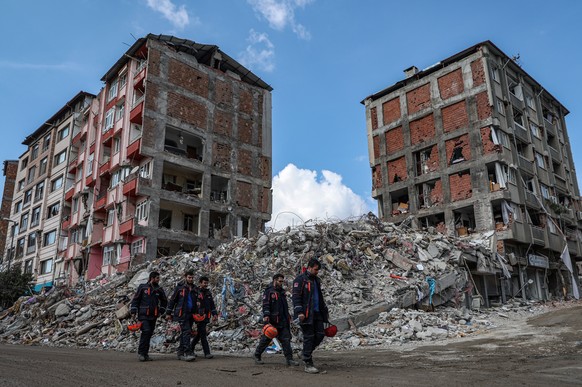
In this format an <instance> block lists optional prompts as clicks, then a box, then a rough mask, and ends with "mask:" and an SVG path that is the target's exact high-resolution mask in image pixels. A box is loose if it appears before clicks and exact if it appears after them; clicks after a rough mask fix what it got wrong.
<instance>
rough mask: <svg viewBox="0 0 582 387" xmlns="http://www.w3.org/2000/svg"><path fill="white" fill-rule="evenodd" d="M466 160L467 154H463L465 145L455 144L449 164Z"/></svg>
mask: <svg viewBox="0 0 582 387" xmlns="http://www.w3.org/2000/svg"><path fill="white" fill-rule="evenodd" d="M462 161H465V156H463V147H461V146H455V147H454V148H453V154H452V156H451V160H450V162H449V164H456V163H460V162H462Z"/></svg>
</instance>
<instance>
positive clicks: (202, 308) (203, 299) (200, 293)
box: [191, 276, 218, 359]
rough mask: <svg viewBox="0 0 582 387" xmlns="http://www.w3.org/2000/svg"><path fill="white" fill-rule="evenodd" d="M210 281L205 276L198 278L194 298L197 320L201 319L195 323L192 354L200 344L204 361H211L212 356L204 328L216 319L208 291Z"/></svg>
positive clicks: (212, 300)
mask: <svg viewBox="0 0 582 387" xmlns="http://www.w3.org/2000/svg"><path fill="white" fill-rule="evenodd" d="M209 282H210V280H209V279H208V277H206V276H202V277H200V280H199V281H198V289H197V297H196V309H197V312H196V313H197V315H198V316H199V318H203V319H202V320H200V321H195V322H196V336H194V338H193V339H192V345H191V348H192V353H194V348H195V347H196V344H198V342H200V343H201V344H202V350H203V351H204V358H205V359H212V358H213V357H214V355H213V354H211V353H210V345H208V335H207V333H208V332H207V331H206V326H207V325H208V323H209V322H210V319H211V318H212V321H213V322H215V321H216V320H217V319H218V313H217V312H216V306H215V304H214V298H213V297H212V293H211V292H210V289H208V283H209Z"/></svg>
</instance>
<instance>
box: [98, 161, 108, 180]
mask: <svg viewBox="0 0 582 387" xmlns="http://www.w3.org/2000/svg"><path fill="white" fill-rule="evenodd" d="M110 166H111V159H107V161H105V162H104V163H102V164H101V165H100V166H99V176H103V175H105V174H108V173H109V167H110Z"/></svg>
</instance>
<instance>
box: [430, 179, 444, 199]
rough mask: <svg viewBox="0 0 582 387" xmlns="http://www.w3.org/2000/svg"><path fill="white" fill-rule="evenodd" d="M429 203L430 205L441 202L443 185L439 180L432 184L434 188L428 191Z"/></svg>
mask: <svg viewBox="0 0 582 387" xmlns="http://www.w3.org/2000/svg"><path fill="white" fill-rule="evenodd" d="M430 202H431V203H432V205H436V204H440V203H442V202H443V183H442V182H441V179H438V180H436V181H435V182H434V188H433V189H432V191H430Z"/></svg>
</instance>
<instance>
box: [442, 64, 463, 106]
mask: <svg viewBox="0 0 582 387" xmlns="http://www.w3.org/2000/svg"><path fill="white" fill-rule="evenodd" d="M437 82H438V85H439V92H440V94H441V98H442V99H443V100H444V99H448V98H451V97H453V96H455V95H457V94H460V93H462V92H463V90H465V86H464V85H463V73H462V71H461V69H456V70H454V71H451V72H450V73H448V74H446V75H443V76H442V77H440V78H439V79H438V80H437Z"/></svg>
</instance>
